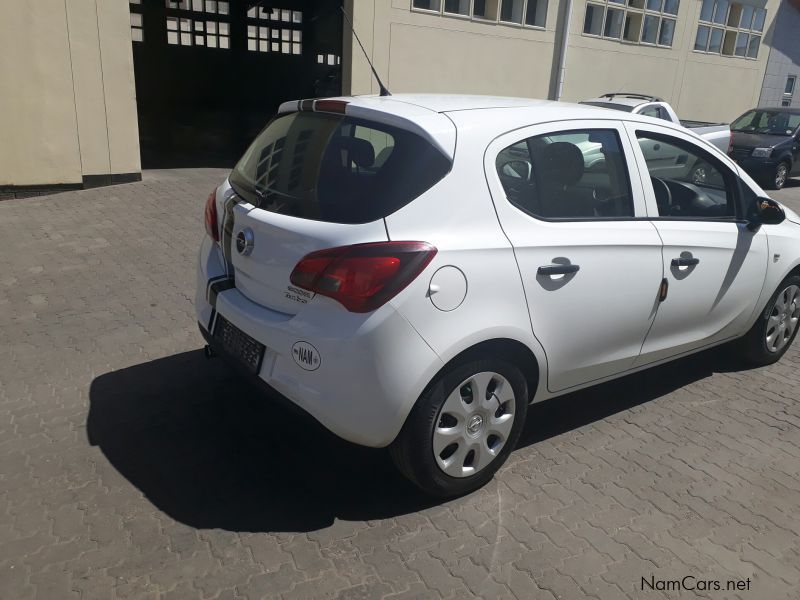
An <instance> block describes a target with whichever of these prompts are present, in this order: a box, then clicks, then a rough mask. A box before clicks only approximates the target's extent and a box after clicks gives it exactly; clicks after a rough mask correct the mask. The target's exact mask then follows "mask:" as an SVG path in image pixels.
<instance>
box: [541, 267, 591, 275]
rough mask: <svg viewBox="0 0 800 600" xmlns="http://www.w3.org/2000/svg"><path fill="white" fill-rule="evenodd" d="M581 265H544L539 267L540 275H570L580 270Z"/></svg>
mask: <svg viewBox="0 0 800 600" xmlns="http://www.w3.org/2000/svg"><path fill="white" fill-rule="evenodd" d="M580 268H581V267H580V265H543V266H541V267H539V269H538V271H537V273H538V274H539V275H568V274H569V273H577V272H578V271H580Z"/></svg>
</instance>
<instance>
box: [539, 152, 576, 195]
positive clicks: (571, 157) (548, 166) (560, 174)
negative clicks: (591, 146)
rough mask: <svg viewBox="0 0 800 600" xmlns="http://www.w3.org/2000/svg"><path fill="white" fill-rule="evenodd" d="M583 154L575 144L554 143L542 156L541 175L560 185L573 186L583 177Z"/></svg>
mask: <svg viewBox="0 0 800 600" xmlns="http://www.w3.org/2000/svg"><path fill="white" fill-rule="evenodd" d="M583 169H584V162H583V153H582V152H581V151H580V148H578V147H577V146H576V145H575V144H570V143H569V142H553V143H552V144H549V145H548V146H547V147H545V149H544V152H543V154H542V169H541V174H542V175H543V176H544V177H547V178H548V179H550V180H551V181H554V182H555V183H558V184H559V185H572V184H573V183H577V182H578V181H580V179H581V177H583Z"/></svg>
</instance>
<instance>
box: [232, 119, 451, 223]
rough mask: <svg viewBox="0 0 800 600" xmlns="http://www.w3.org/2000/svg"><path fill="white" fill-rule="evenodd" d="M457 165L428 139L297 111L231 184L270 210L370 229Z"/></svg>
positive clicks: (242, 164) (264, 136) (249, 154)
mask: <svg viewBox="0 0 800 600" xmlns="http://www.w3.org/2000/svg"><path fill="white" fill-rule="evenodd" d="M450 167H451V162H450V160H449V159H448V158H447V157H446V156H445V155H444V154H443V153H442V152H441V151H440V150H439V149H438V148H436V147H435V146H434V145H433V144H432V143H430V142H429V141H428V140H426V139H424V138H423V137H421V136H419V135H417V134H415V133H412V132H410V131H406V130H404V129H401V128H399V127H394V126H390V125H384V124H382V123H375V122H372V121H365V120H361V119H354V118H351V117H347V116H345V115H334V114H327V113H312V112H296V113H291V114H288V115H284V116H280V117H278V118H276V119H275V120H273V121H272V122H271V123H270V124H269V125H268V126H267V128H266V129H264V131H262V132H261V133H260V134H259V136H258V137H257V138H256V140H255V141H254V142H253V144H252V145H251V146H250V148H248V150H247V151H246V152H245V154H244V156H243V157H242V159H241V160H240V161H239V163H238V164H237V165H236V167H235V168H234V169H233V171H232V173H231V176H230V182H231V185H232V186H233V188H234V190H235V191H236V192H237V194H239V195H240V196H242V197H243V198H244V199H245V200H247V201H248V202H250V203H252V204H254V205H255V206H258V207H259V208H261V209H263V210H267V211H270V212H274V213H279V214H285V215H290V216H294V217H299V218H303V219H311V220H315V221H326V222H330V223H368V222H370V221H375V220H377V219H381V218H383V217H386V216H388V215H390V214H391V213H393V212H395V211H397V210H398V209H400V208H402V207H403V206H405V205H406V204H408V203H409V202H411V201H412V200H414V199H415V198H417V197H418V196H420V195H421V194H423V193H424V192H425V191H427V190H428V189H430V188H431V187H432V186H433V185H435V184H436V183H437V182H438V181H439V180H441V179H442V178H443V177H444V176H445V175H446V174H447V173H448V172H449V171H450Z"/></svg>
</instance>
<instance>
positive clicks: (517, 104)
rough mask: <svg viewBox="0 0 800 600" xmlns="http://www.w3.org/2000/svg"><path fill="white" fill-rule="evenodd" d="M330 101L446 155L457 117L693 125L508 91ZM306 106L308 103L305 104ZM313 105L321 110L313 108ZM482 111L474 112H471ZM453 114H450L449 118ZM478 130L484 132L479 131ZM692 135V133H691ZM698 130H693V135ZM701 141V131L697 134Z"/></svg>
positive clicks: (499, 127) (505, 125)
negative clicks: (416, 137)
mask: <svg viewBox="0 0 800 600" xmlns="http://www.w3.org/2000/svg"><path fill="white" fill-rule="evenodd" d="M324 100H325V101H326V102H330V103H332V104H336V103H340V104H341V105H342V108H343V110H342V112H345V114H347V115H350V116H352V117H355V118H363V119H370V120H375V121H380V122H384V123H387V124H391V125H396V126H400V127H403V128H405V129H407V130H409V131H412V132H415V133H417V134H419V135H421V136H423V137H425V138H427V139H428V140H430V141H431V142H432V143H433V144H434V145H436V146H437V147H439V148H440V149H441V150H442V151H443V152H444V153H445V155H446V156H448V157H450V158H452V157H453V156H454V153H455V145H456V129H455V122H456V121H458V122H460V123H462V124H464V123H467V122H468V123H469V125H470V131H471V134H470V135H475V134H478V135H483V136H490V137H493V136H496V135H497V134H499V133H502V132H507V131H511V130H513V129H516V128H519V127H524V126H527V125H535V124H538V123H547V122H551V121H569V120H572V119H583V120H604V121H608V120H613V121H629V122H630V121H634V122H641V123H649V124H657V125H659V126H661V127H667V128H673V129H676V130H680V131H683V132H684V133H686V132H687V131H688V130H686V129H683V128H682V127H680V126H678V125H674V124H672V123H670V122H668V121H664V120H661V119H654V118H652V117H645V116H642V115H635V114H631V113H622V112H617V111H611V110H609V109H608V108H602V107H599V106H592V105H589V104H572V103H569V102H555V101H551V100H537V99H534V98H513V97H505V96H479V95H467V94H394V95H391V96H378V95H365V96H341V97H338V98H326V99H324ZM320 101H321V100H294V101H291V102H284V103H283V104H282V105H281V107H280V109H279V112H280V113H286V112H293V111H296V110H311V106H316V103H317V102H320ZM304 105H306V106H308V107H309V108H303V106H304ZM313 110H317V109H316V108H314V109H313ZM478 112H481V113H482V114H481V115H477V114H476V115H475V118H473V117H472V114H471V113H478ZM448 113H449V114H450V115H451V117H448ZM479 132H481V133H480V134H479ZM689 133H690V134H692V132H689ZM692 135H694V134H692ZM695 137H697V138H698V139H699V140H702V138H700V137H699V136H696V135H695Z"/></svg>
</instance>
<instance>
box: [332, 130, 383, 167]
mask: <svg viewBox="0 0 800 600" xmlns="http://www.w3.org/2000/svg"><path fill="white" fill-rule="evenodd" d="M327 152H339V153H341V152H346V153H347V154H346V156H343V157H341V158H339V160H338V161H336V162H337V163H338V164H340V165H341V166H346V165H345V164H344V160H348V161H353V162H354V163H355V164H356V166H358V167H371V166H372V165H373V164H375V148H373V146H372V144H370V143H369V142H368V141H367V140H362V139H361V138H355V137H336V138H333V139H332V140H331V142H330V143H329V144H328V149H327Z"/></svg>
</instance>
